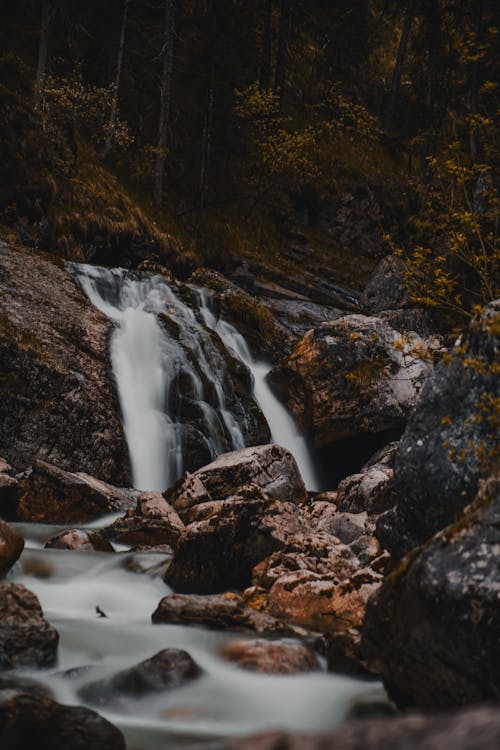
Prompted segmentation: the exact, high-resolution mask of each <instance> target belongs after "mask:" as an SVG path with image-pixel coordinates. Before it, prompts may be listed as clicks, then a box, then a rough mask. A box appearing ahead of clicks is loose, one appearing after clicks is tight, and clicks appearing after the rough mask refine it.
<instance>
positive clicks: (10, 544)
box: [0, 519, 24, 578]
mask: <svg viewBox="0 0 500 750" xmlns="http://www.w3.org/2000/svg"><path fill="white" fill-rule="evenodd" d="M23 549H24V539H23V538H22V536H21V535H20V534H19V533H18V532H17V531H16V530H15V529H13V528H12V527H11V526H9V524H7V523H5V521H2V520H1V519H0V578H1V577H2V576H5V574H6V573H8V571H9V570H10V569H11V568H12V566H13V565H14V563H15V562H16V560H17V559H18V558H19V557H20V555H21V552H22V551H23Z"/></svg>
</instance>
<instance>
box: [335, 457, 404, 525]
mask: <svg viewBox="0 0 500 750" xmlns="http://www.w3.org/2000/svg"><path fill="white" fill-rule="evenodd" d="M397 450H398V443H389V445H387V446H386V447H385V448H383V449H382V450H381V451H378V452H377V453H376V454H375V456H373V458H371V459H370V461H369V462H368V463H367V464H366V465H365V466H363V468H362V469H361V471H360V472H359V473H358V474H352V475H351V476H349V477H346V479H344V480H343V481H342V482H341V483H340V484H339V486H338V493H337V504H338V507H339V510H342V511H348V512H350V513H361V512H362V511H367V512H368V513H370V514H372V515H373V514H379V513H382V512H383V511H385V510H388V509H389V508H390V507H391V506H392V505H393V503H394V500H393V498H392V495H391V492H390V482H391V480H392V477H393V475H394V459H395V457H396V453H397Z"/></svg>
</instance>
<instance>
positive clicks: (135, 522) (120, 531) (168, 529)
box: [105, 492, 185, 548]
mask: <svg viewBox="0 0 500 750" xmlns="http://www.w3.org/2000/svg"><path fill="white" fill-rule="evenodd" d="M184 528H185V527H184V524H183V523H182V521H181V519H180V518H179V516H178V515H177V513H176V511H175V510H174V509H173V508H172V506H171V505H169V503H167V501H166V500H165V499H164V497H163V496H162V495H161V494H160V493H159V492H146V493H143V494H142V495H140V496H139V499H138V501H137V507H136V509H135V511H130V510H129V511H128V513H127V515H125V516H124V517H123V518H118V519H117V520H116V521H115V522H114V523H112V524H111V526H108V527H107V528H106V529H105V534H106V536H108V537H109V538H110V539H113V540H114V541H116V542H120V544H129V545H130V546H133V547H142V548H146V547H156V546H158V545H169V547H175V545H176V544H177V541H178V540H179V537H180V535H181V534H182V532H183V531H184Z"/></svg>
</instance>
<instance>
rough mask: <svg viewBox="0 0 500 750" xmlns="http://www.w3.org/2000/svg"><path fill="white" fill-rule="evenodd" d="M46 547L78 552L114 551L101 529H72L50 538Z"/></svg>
mask: <svg viewBox="0 0 500 750" xmlns="http://www.w3.org/2000/svg"><path fill="white" fill-rule="evenodd" d="M45 547H46V549H67V550H73V551H77V552H86V551H94V552H114V549H113V547H112V546H111V544H110V543H109V542H108V540H107V539H106V537H105V536H104V534H102V533H101V532H100V531H83V530H82V529H70V530H69V531H63V532H62V533H61V534H58V535H57V536H55V537H53V538H52V539H50V540H49V541H48V542H47V544H46V545H45Z"/></svg>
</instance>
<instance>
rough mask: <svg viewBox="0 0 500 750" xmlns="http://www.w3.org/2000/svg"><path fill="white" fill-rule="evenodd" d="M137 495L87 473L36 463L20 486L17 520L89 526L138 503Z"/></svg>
mask: <svg viewBox="0 0 500 750" xmlns="http://www.w3.org/2000/svg"><path fill="white" fill-rule="evenodd" d="M136 497H137V492H136V491H135V490H126V489H121V488H119V487H112V486H111V485H110V484H106V483H105V482H101V481H100V480H98V479H95V478H94V477H91V476H89V475H88V474H83V473H75V474H73V473H71V472H69V471H63V470H62V469H59V468H58V467H56V466H52V465H51V464H47V463H45V462H44V461H35V462H34V464H33V468H32V470H31V471H30V472H28V473H27V476H26V478H25V479H23V481H22V482H20V486H19V505H18V509H17V519H18V520H19V521H25V522H35V523H61V524H69V523H87V522H89V521H93V520H95V519H96V518H99V517H100V516H103V515H105V514H106V513H111V512H113V511H117V510H123V509H125V508H128V507H130V506H131V505H132V504H133V503H135V500H136Z"/></svg>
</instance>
